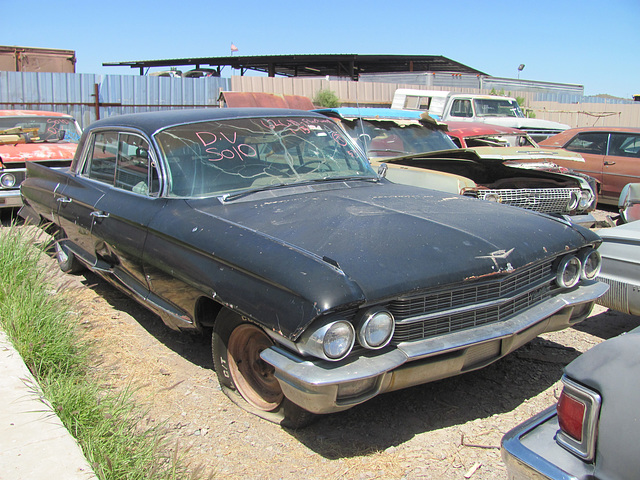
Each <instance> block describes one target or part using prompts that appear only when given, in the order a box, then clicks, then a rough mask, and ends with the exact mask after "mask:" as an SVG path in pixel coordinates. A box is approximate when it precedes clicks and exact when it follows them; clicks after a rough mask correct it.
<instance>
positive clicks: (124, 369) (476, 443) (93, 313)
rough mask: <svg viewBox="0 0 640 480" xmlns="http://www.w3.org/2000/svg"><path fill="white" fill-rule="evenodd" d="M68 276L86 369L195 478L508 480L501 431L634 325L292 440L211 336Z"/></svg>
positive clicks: (585, 331)
mask: <svg viewBox="0 0 640 480" xmlns="http://www.w3.org/2000/svg"><path fill="white" fill-rule="evenodd" d="M52 262H53V260H52ZM69 278H71V279H72V285H73V286H74V287H75V288H74V289H73V290H72V295H73V296H74V297H75V298H77V300H78V302H79V305H81V307H82V309H81V311H82V312H83V313H82V326H83V328H84V329H85V331H86V334H87V335H89V336H90V337H91V338H92V339H94V340H95V343H96V347H97V352H98V356H97V357H96V358H95V367H96V369H97V370H98V371H99V372H101V373H104V374H105V375H106V376H107V378H108V381H109V383H110V384H111V386H112V387H114V388H121V387H123V386H125V385H129V384H131V385H134V386H136V387H137V392H136V398H137V400H138V401H139V402H140V403H141V404H143V405H145V406H146V407H147V408H148V415H147V417H146V418H144V419H143V420H142V422H143V424H149V425H160V424H162V425H165V426H166V428H167V429H168V437H169V438H170V440H171V445H173V447H172V448H176V445H177V449H178V452H179V453H180V454H181V455H183V456H184V458H185V459H186V460H187V461H188V462H189V463H190V464H191V465H192V466H193V468H194V469H196V468H197V467H198V466H200V467H201V468H202V471H201V475H199V476H198V478H207V476H208V475H213V476H214V477H215V478H223V479H240V478H242V479H245V478H260V479H292V480H293V479H295V480H298V479H301V478H305V479H342V478H345V479H377V478H379V479H465V478H471V479H474V480H488V479H496V478H497V479H501V478H504V479H506V478H507V475H506V469H505V467H504V465H503V463H502V460H501V457H500V447H499V445H500V439H501V437H502V436H503V434H504V433H506V432H507V431H508V430H509V429H511V428H512V427H514V426H515V425H517V424H518V423H520V422H522V421H523V420H525V419H526V418H528V417H530V416H531V415H533V414H535V413H537V412H539V411H541V410H543V409H544V408H546V407H547V406H549V405H552V404H553V403H554V402H555V400H556V398H557V396H558V394H559V384H558V380H559V378H560V376H561V373H562V368H563V367H564V366H565V365H566V364H567V363H569V362H570V361H572V360H573V359H574V358H576V357H577V356H578V355H579V354H580V353H582V352H584V351H586V350H588V349H589V348H591V347H592V346H593V345H595V344H597V343H600V342H602V341H604V340H606V339H608V338H611V337H613V336H616V335H618V334H620V333H622V332H625V331H628V330H630V329H632V328H634V327H636V326H638V325H639V324H640V317H633V316H627V315H622V314H620V313H617V312H613V311H608V310H607V309H605V308H603V307H596V310H595V311H594V312H593V314H592V315H591V317H590V318H589V319H587V320H586V321H585V322H583V323H582V324H580V325H578V326H576V327H575V328H572V329H569V330H565V331H562V332H556V333H551V334H545V335H543V336H541V337H540V338H538V339H536V340H534V341H533V342H531V343H530V344H528V345H525V346H524V347H522V348H521V349H519V350H518V351H516V352H514V353H513V354H511V355H509V356H507V357H506V358H504V359H502V360H500V361H498V362H496V363H494V364H492V365H490V366H489V367H487V368H485V369H482V370H479V371H477V372H473V373H468V374H465V375H462V376H458V377H454V378H450V379H446V380H442V381H439V382H435V383H431V384H427V385H423V386H419V387H414V388H410V389H406V390H402V391H398V392H393V393H388V394H384V395H381V396H379V397H377V398H374V399H373V400H371V401H369V402H366V403H364V404H363V405H360V406H358V407H355V408H353V409H351V410H348V411H346V412H342V413H338V414H333V415H326V416H321V417H319V419H318V420H317V421H316V422H315V423H313V424H312V425H311V426H309V427H307V428H306V429H302V430H298V431H292V430H286V429H283V428H281V427H279V426H277V425H274V424H271V423H268V422H266V421H264V420H261V419H259V418H257V417H255V416H253V415H251V414H249V413H246V412H244V411H243V410H241V409H239V408H238V407H237V406H235V405H234V404H233V403H231V401H230V400H229V399H227V397H226V396H225V395H224V394H223V393H222V391H221V390H220V387H219V385H218V381H217V379H216V374H215V372H214V370H213V362H212V360H211V348H210V338H205V337H204V336H193V335H188V334H181V333H178V332H173V331H171V330H169V329H168V328H166V327H165V326H164V325H163V323H162V321H161V320H160V319H159V318H158V317H157V316H155V315H154V314H152V313H150V312H148V311H147V310H146V309H144V308H143V307H142V306H140V305H138V304H137V303H136V302H134V301H133V300H130V299H129V298H128V297H127V296H125V295H124V294H122V293H121V292H119V291H118V290H116V289H115V288H113V287H112V286H110V285H109V284H108V283H106V282H105V281H103V280H101V279H100V278H99V277H97V276H95V275H94V274H91V273H86V274H82V275H77V276H71V277H70V276H65V279H66V280H69ZM176 442H177V443H176Z"/></svg>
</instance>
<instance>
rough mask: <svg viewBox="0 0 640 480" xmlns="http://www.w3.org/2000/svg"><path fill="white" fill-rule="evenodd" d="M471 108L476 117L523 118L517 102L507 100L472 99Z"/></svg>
mask: <svg viewBox="0 0 640 480" xmlns="http://www.w3.org/2000/svg"><path fill="white" fill-rule="evenodd" d="M473 108H474V109H475V111H476V116H477V117H514V118H524V114H523V113H522V110H521V109H520V105H518V102H517V101H516V100H512V99H507V98H474V99H473Z"/></svg>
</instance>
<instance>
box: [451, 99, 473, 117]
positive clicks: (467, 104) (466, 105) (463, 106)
mask: <svg viewBox="0 0 640 480" xmlns="http://www.w3.org/2000/svg"><path fill="white" fill-rule="evenodd" d="M451 116H452V117H472V116H473V112H472V111H471V100H454V102H453V105H452V106H451Z"/></svg>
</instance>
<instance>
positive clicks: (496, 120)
mask: <svg viewBox="0 0 640 480" xmlns="http://www.w3.org/2000/svg"><path fill="white" fill-rule="evenodd" d="M482 121H483V122H485V123H491V124H494V125H502V126H504V127H512V128H519V129H520V130H530V129H536V130H537V129H542V130H566V129H568V128H569V125H565V124H564V123H558V122H552V121H551V120H542V119H541V118H519V117H483V118H482Z"/></svg>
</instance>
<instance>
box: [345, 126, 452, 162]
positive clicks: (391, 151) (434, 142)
mask: <svg viewBox="0 0 640 480" xmlns="http://www.w3.org/2000/svg"><path fill="white" fill-rule="evenodd" d="M342 123H343V126H344V129H345V130H346V131H347V133H348V134H349V136H351V138H354V139H357V141H358V144H359V145H360V147H361V148H362V149H363V150H364V151H365V152H367V156H368V157H369V158H380V157H397V156H400V155H409V154H413V153H423V152H433V151H435V150H450V149H452V148H457V147H456V146H455V144H454V143H453V142H452V141H451V139H450V138H449V136H448V135H447V134H446V133H444V132H443V131H441V130H438V129H436V128H432V127H429V126H427V125H425V124H422V123H420V124H418V123H408V122H405V124H403V123H402V122H401V121H399V122H396V121H379V120H356V121H345V120H343V122H342Z"/></svg>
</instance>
